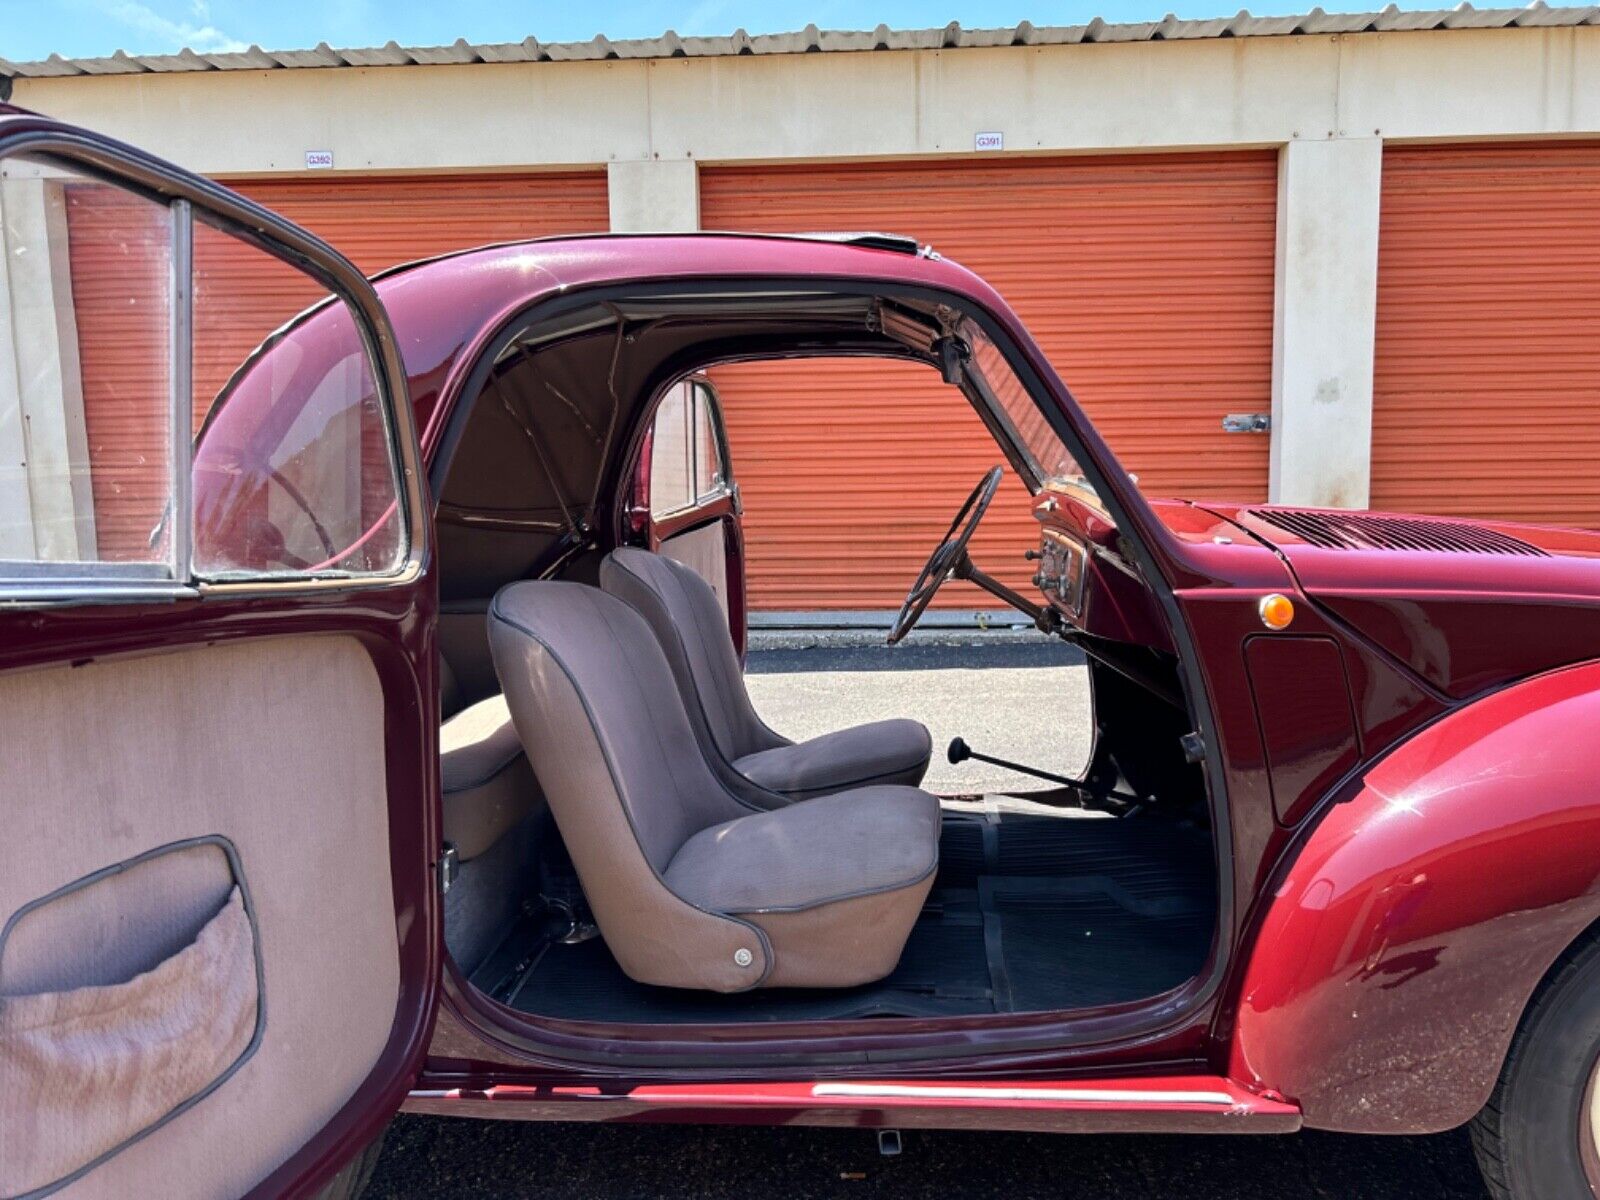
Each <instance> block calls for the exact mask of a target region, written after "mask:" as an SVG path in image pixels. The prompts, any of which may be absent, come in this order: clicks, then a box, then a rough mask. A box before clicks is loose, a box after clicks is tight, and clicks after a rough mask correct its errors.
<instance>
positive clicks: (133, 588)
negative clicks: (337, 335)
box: [0, 115, 431, 606]
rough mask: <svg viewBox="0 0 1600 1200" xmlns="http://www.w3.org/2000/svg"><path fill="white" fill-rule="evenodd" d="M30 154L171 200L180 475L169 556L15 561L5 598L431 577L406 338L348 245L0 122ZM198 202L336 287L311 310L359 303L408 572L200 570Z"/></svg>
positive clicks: (207, 187) (353, 309) (128, 161)
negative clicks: (196, 491) (403, 348)
mask: <svg viewBox="0 0 1600 1200" xmlns="http://www.w3.org/2000/svg"><path fill="white" fill-rule="evenodd" d="M24 156H25V157H29V158H34V159H40V160H44V161H46V162H50V163H54V164H57V165H60V166H63V167H67V168H70V169H71V170H73V171H76V172H78V173H80V174H82V175H85V176H87V177H90V178H95V179H99V180H101V181H103V182H105V183H106V184H108V185H110V186H113V187H118V188H121V189H122V190H124V191H126V192H128V193H129V194H130V195H135V196H139V197H141V198H143V199H145V200H148V201H150V202H152V203H154V204H158V205H160V206H162V207H164V208H166V209H167V210H168V212H169V214H170V220H171V222H172V252H171V255H170V259H171V262H170V265H169V270H170V272H171V279H170V288H169V293H168V294H169V304H170V306H171V307H170V312H169V318H168V346H167V348H166V352H167V355H168V394H167V408H168V431H169V437H170V439H171V443H172V444H171V446H170V447H169V459H170V468H169V469H170V472H171V477H170V480H169V508H168V516H167V523H168V526H169V528H170V530H171V537H170V538H169V542H170V543H171V545H170V548H169V553H168V555H167V558H166V561H164V562H128V563H125V562H85V561H69V562H49V561H40V562H29V561H23V562H19V561H16V560H12V561H8V562H7V563H6V573H5V574H4V575H3V576H0V604H10V605H24V606H35V605H55V604H123V603H128V602H130V601H138V600H142V599H151V600H179V599H203V598H204V597H206V596H209V595H227V596H239V595H250V594H255V593H270V594H274V595H281V594H283V593H285V592H301V591H319V592H320V591H328V590H330V589H333V590H351V589H362V588H371V587H393V586H397V585H403V584H406V583H409V582H411V581H413V580H414V579H416V578H417V576H418V575H420V574H421V572H422V569H423V564H424V563H425V562H426V561H427V555H428V551H429V538H430V533H431V528H430V521H429V517H428V513H427V509H426V506H425V501H424V497H423V492H422V487H421V480H422V468H421V461H420V455H421V452H420V449H419V447H418V440H417V431H416V425H415V416H414V414H413V412H412V410H411V403H410V399H409V392H408V389H407V386H406V378H407V377H406V372H405V366H404V362H403V360H402V359H401V356H400V350H399V344H398V341H397V339H396V337H395V334H394V330H393V327H392V326H391V325H390V323H389V318H388V315H387V313H386V312H385V311H384V309H383V305H382V302H381V301H380V300H379V299H378V294H377V292H376V290H375V289H374V288H373V286H372V284H371V283H370V282H369V281H368V280H367V278H366V277H365V276H364V275H362V274H361V272H360V271H358V270H357V269H356V267H355V266H354V265H353V264H352V263H351V262H350V261H349V260H348V259H346V258H344V257H343V256H342V255H340V254H339V253H338V252H337V251H334V250H332V249H331V248H330V247H328V246H326V245H324V244H323V243H322V242H320V241H318V240H316V239H315V238H313V237H311V236H310V235H309V234H307V233H306V232H305V231H303V230H301V229H300V228H299V227H298V226H295V225H292V224H290V223H289V222H288V221H285V220H284V219H283V218H282V217H279V216H278V215H277V214H275V213H273V212H271V211H270V210H268V209H265V208H262V207H261V206H260V205H258V204H255V203H253V202H251V201H249V200H246V199H245V198H244V197H242V196H239V195H237V194H236V193H234V192H231V191H229V190H228V189H226V188H224V187H222V186H221V185H220V184H216V183H212V182H211V181H210V180H206V179H202V178H199V177H196V176H186V175H184V174H182V173H180V172H178V171H176V170H175V169H174V168H171V167H169V166H167V165H166V164H165V163H163V162H161V161H160V160H159V159H156V158H154V157H152V156H150V155H147V154H145V153H144V152H142V151H140V150H137V149H134V148H133V147H131V146H124V145H122V144H120V143H117V142H113V141H110V140H109V139H101V138H97V137H94V136H92V135H86V134H83V133H79V132H76V131H73V130H70V129H67V128H64V127H62V126H60V125H57V124H56V123H54V122H52V121H50V120H48V119H46V118H39V117H34V116H32V115H27V116H20V115H19V116H16V117H6V118H3V119H0V159H5V158H12V157H24ZM196 210H201V211H203V212H204V213H205V215H206V220H207V223H208V224H209V225H211V226H213V227H214V228H216V229H218V230H219V231H221V232H222V233H225V234H227V235H229V236H231V237H235V238H237V239H239V240H240V241H242V242H244V243H246V244H248V245H251V246H253V247H255V248H256V249H258V250H260V251H262V252H263V253H266V254H269V255H271V256H272V257H274V258H277V259H279V260H281V261H283V262H284V263H287V264H288V265H289V266H290V267H293V268H295V269H297V270H300V271H302V272H304V273H305V274H306V275H308V276H309V277H311V278H312V279H314V280H316V282H317V283H318V284H320V285H321V286H323V287H325V288H327V290H328V291H329V293H331V295H330V296H329V297H328V298H327V299H325V300H323V301H321V302H319V303H318V304H317V305H314V306H313V307H312V308H310V309H308V310H307V311H306V312H305V313H303V314H301V317H300V318H298V319H304V317H306V316H308V315H310V314H311V313H313V312H316V311H318V310H319V309H321V308H322V307H323V306H325V305H327V304H330V303H336V302H340V301H342V302H343V303H344V304H345V305H346V306H347V308H348V309H349V311H350V314H351V318H352V321H353V323H354V325H355V327H356V330H357V332H358V334H359V336H360V338H361V342H362V347H363V349H364V350H365V351H366V353H367V357H368V360H369V362H370V364H371V369H372V374H373V382H374V386H375V388H376V398H377V400H378V404H379V408H380V410H381V411H382V412H383V414H384V416H385V434H386V437H387V439H388V442H389V449H390V454H391V457H392V461H393V463H394V467H395V472H394V474H395V484H396V504H397V507H398V515H399V517H400V520H401V523H402V536H403V537H404V539H405V547H406V550H405V556H404V558H403V560H402V563H401V566H400V568H399V569H398V570H397V571H393V572H389V573H386V574H374V575H364V576H348V577H338V578H314V577H296V576H277V577H272V578H267V577H263V578H261V579H244V580H231V579H230V580H227V581H207V580H201V579H197V578H195V576H194V572H193V548H194V511H193V494H192V484H193V476H192V471H193V456H194V436H195V435H194V432H193V415H192V406H193V399H192V397H191V395H190V393H191V391H192V370H191V368H192V346H193V308H194V282H193V233H194V221H195V216H196Z"/></svg>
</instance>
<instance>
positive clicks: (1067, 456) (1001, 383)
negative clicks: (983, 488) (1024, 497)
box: [959, 318, 1089, 492]
mask: <svg viewBox="0 0 1600 1200" xmlns="http://www.w3.org/2000/svg"><path fill="white" fill-rule="evenodd" d="M959 332H960V336H961V337H962V339H963V340H964V341H965V342H966V343H967V344H968V345H969V346H971V347H972V358H971V359H970V360H969V361H968V362H967V364H966V367H967V374H968V375H969V376H970V377H971V379H972V381H973V383H974V384H975V385H976V386H977V388H978V390H979V391H980V392H982V393H983V395H984V399H985V400H986V401H987V402H988V404H989V407H990V410H991V412H993V414H994V416H995V417H996V419H997V420H998V421H999V422H1000V423H1001V425H1003V426H1004V427H1005V431H1006V433H1007V434H1009V435H1010V437H1011V440H1012V441H1013V442H1014V443H1015V444H1016V446H1017V447H1018V449H1019V450H1021V451H1022V453H1023V455H1024V457H1025V458H1026V459H1027V465H1028V467H1029V469H1030V470H1031V471H1032V473H1033V476H1034V478H1033V479H1032V480H1029V481H1028V483H1029V487H1030V489H1031V490H1032V491H1034V492H1038V491H1039V490H1041V488H1043V487H1044V486H1045V485H1047V484H1052V485H1072V486H1076V487H1082V488H1087V487H1088V486H1089V483H1088V480H1087V479H1086V478H1085V477H1084V474H1083V469H1082V468H1081V467H1079V466H1078V460H1077V459H1075V458H1074V457H1073V456H1072V454H1071V452H1070V451H1069V450H1068V449H1067V448H1066V446H1065V445H1063V444H1062V441H1061V438H1060V437H1058V436H1057V435H1056V431H1055V430H1054V429H1052V428H1051V427H1050V422H1049V421H1048V420H1046V419H1045V415H1044V413H1043V412H1041V411H1040V409H1039V406H1038V405H1037V404H1036V403H1034V399H1033V397H1032V396H1031V395H1029V393H1028V389H1027V388H1025V387H1024V386H1023V384H1022V380H1020V379H1018V378H1017V375H1016V372H1015V371H1013V370H1012V369H1011V364H1010V363H1009V362H1007V361H1006V357H1005V355H1004V354H1002V353H1001V352H1000V348H999V347H998V346H996V345H995V344H994V342H993V341H991V340H990V338H989V335H988V334H987V333H985V332H984V331H983V330H982V329H981V328H979V326H978V325H977V324H976V323H975V322H973V321H972V320H971V319H970V318H969V319H967V320H964V321H962V323H961V328H960V331H959Z"/></svg>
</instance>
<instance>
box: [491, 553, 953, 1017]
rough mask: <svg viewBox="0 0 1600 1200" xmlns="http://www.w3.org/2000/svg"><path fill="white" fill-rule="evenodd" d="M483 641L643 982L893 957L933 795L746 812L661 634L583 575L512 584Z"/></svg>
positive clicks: (717, 981)
mask: <svg viewBox="0 0 1600 1200" xmlns="http://www.w3.org/2000/svg"><path fill="white" fill-rule="evenodd" d="M489 640H490V644H491V646H492V648H493V651H494V660H495V669H496V670H497V671H498V673H499V676H500V683H501V686H502V688H503V689H504V692H505V695H506V699H507V700H508V701H509V703H510V706H511V714H512V717H513V719H514V721H515V723H516V729H517V733H518V735H519V736H520V737H521V739H522V743H523V745H524V746H525V747H526V749H527V751H528V757H529V758H530V760H531V761H532V762H533V767H534V771H535V773H536V774H537V775H538V778H539V783H540V785H541V786H542V788H543V791H544V794H545V796H546V797H548V799H549V803H550V808H551V811H552V813H553V814H554V816H555V819H556V824H557V826H558V827H559V828H560V830H561V836H562V838H563V840H564V841H565V842H566V844H567V849H568V850H569V851H570V853H571V855H572V861H573V864H574V866H575V867H576V868H577V872H578V877H579V879H580V880H581V882H582V883H583V887H584V891H585V893H586V894H587V896H588V899H589V903H590V906H591V908H592V909H593V910H594V915H595V920H596V921H597V922H598V924H599V926H600V931H601V933H602V934H603V935H604V936H605V939H606V943H607V945H608V946H609V947H610V948H611V951H612V953H613V954H615V955H616V958H617V961H618V963H619V964H621V966H622V969H623V970H624V971H626V972H627V974H628V975H629V976H630V977H632V978H633V979H636V980H638V981H639V982H641V983H650V984H658V985H663V986H668V987H685V988H703V989H708V990H711V991H718V992H735V991H744V990H747V989H750V988H755V987H775V986H788V987H845V986H850V985H853V984H858V983H866V982H870V981H871V980H874V979H879V978H881V977H882V976H884V975H885V974H887V973H888V972H889V971H890V970H891V969H892V968H893V967H894V965H895V963H896V961H898V959H899V956H900V951H901V950H902V949H903V948H904V946H905V940H906V937H907V935H908V934H909V933H910V932H911V926H912V924H913V923H914V922H915V920H916V918H917V914H918V912H919V911H920V910H921V907H922V901H923V899H924V898H925V897H926V895H927V893H928V889H929V888H930V887H931V886H932V883H933V876H934V871H935V869H936V868H937V866H938V849H939V804H938V801H937V800H936V799H935V798H934V797H933V796H931V795H929V794H928V793H926V792H921V791H918V790H917V789H915V788H909V787H878V788H870V789H864V790H861V791H856V792H849V793H842V794H840V795H838V796H836V797H833V798H832V799H831V800H830V801H829V802H828V803H827V804H826V805H825V806H821V807H816V808H813V805H822V802H821V801H808V802H807V803H806V804H804V805H797V806H791V807H789V808H785V809H783V810H781V811H776V812H767V813H752V812H751V811H750V810H749V809H748V807H746V806H745V805H744V804H743V803H742V802H741V801H740V800H739V799H738V798H737V797H736V796H735V795H734V794H732V793H731V792H730V791H729V790H728V788H727V787H725V786H724V785H723V783H722V782H721V781H720V780H719V779H718V777H717V775H716V774H715V773H714V772H713V771H712V769H711V767H710V765H709V763H708V762H707V760H706V755H705V752H704V751H703V750H702V748H701V746H700V743H699V741H698V740H697V739H696V738H695V736H694V734H693V731H692V730H691V728H690V725H689V718H688V714H687V713H686V711H685V709H684V704H683V699H682V697H681V695H680V693H679V691H678V687H677V684H676V682H675V681H674V679H673V676H672V672H671V669H670V668H669V667H668V665H667V661H666V658H665V656H664V655H663V653H662V650H661V647H660V645H659V644H658V643H657V641H656V639H655V636H654V635H653V634H652V633H651V631H650V629H649V627H648V626H647V625H646V624H645V622H644V619H643V618H642V617H641V616H640V615H639V614H638V613H636V612H635V611H634V610H633V609H631V608H630V607H628V606H627V605H626V604H624V603H622V602H621V601H620V600H618V599H616V598H615V597H613V596H608V595H606V594H605V593H604V592H602V591H600V590H599V589H597V588H592V587H587V586H584V585H582V584H575V583H546V582H526V583H514V584H512V585H510V586H509V587H507V588H504V589H503V590H502V591H501V592H500V594H499V595H497V596H496V597H495V600H494V604H493V605H492V606H491V608H490V610H489Z"/></svg>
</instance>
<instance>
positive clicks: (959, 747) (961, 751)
mask: <svg viewBox="0 0 1600 1200" xmlns="http://www.w3.org/2000/svg"><path fill="white" fill-rule="evenodd" d="M945 757H946V758H948V759H949V760H950V761H951V762H952V763H960V762H966V761H967V759H969V758H974V759H977V760H978V761H979V762H986V763H990V764H992V765H993V766H996V767H1004V768H1006V770H1008V771H1020V772H1022V774H1024V775H1032V776H1034V777H1035V778H1036V779H1048V780H1049V781H1050V782H1051V783H1061V784H1065V785H1066V786H1067V787H1071V788H1075V787H1081V786H1082V785H1081V784H1080V783H1079V781H1078V780H1076V779H1068V778H1067V777H1066V776H1065V775H1052V774H1051V773H1050V772H1049V771H1041V770H1039V769H1038V768H1036V767H1025V766H1023V765H1022V764H1021V763H1014V762H1009V761H1007V760H1006V759H1003V758H994V757H992V756H991V755H988V754H979V753H978V752H977V751H976V750H974V749H973V748H972V747H971V746H969V745H967V743H966V742H965V741H963V740H962V739H961V738H954V739H952V740H951V742H950V748H949V749H948V750H946V751H945Z"/></svg>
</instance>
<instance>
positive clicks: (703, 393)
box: [694, 383, 727, 500]
mask: <svg viewBox="0 0 1600 1200" xmlns="http://www.w3.org/2000/svg"><path fill="white" fill-rule="evenodd" d="M694 397H695V402H694V486H695V498H696V499H697V500H704V499H706V498H707V497H709V496H713V495H715V494H716V493H717V492H719V491H721V490H722V487H723V483H724V481H725V480H726V478H727V472H726V471H725V470H724V464H723V461H722V444H721V442H719V441H718V439H717V432H716V425H715V423H714V422H713V420H712V416H711V389H710V388H708V387H706V386H705V385H704V384H703V383H696V384H695V385H694Z"/></svg>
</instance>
